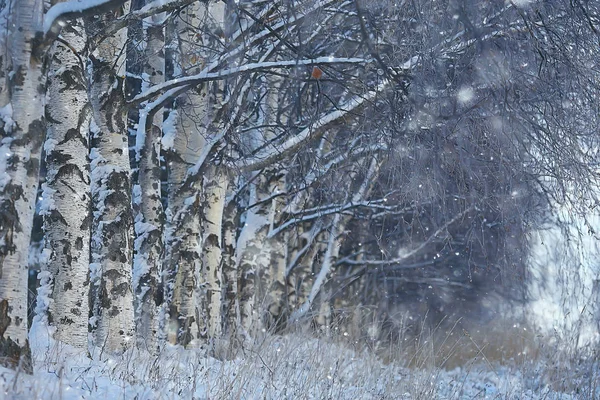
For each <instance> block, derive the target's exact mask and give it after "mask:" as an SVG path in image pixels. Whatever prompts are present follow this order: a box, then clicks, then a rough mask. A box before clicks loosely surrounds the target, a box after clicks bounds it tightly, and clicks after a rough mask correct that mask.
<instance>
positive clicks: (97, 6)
mask: <svg viewBox="0 0 600 400" xmlns="http://www.w3.org/2000/svg"><path fill="white" fill-rule="evenodd" d="M126 1H127V0H72V1H67V2H64V3H58V4H55V5H53V6H52V7H50V9H49V10H48V12H46V14H45V15H44V26H43V31H44V36H46V37H48V36H53V37H57V36H58V34H59V33H60V30H61V29H62V27H63V26H64V25H65V21H67V20H69V19H71V18H79V17H83V16H85V15H89V14H97V13H102V12H106V11H109V10H112V9H113V8H116V7H118V6H122V5H123V4H125V3H126Z"/></svg>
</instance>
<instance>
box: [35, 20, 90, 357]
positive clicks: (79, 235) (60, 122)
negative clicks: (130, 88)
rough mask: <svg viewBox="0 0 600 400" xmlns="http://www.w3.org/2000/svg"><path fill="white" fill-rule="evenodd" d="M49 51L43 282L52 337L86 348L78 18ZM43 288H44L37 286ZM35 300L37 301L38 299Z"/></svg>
mask: <svg viewBox="0 0 600 400" xmlns="http://www.w3.org/2000/svg"><path fill="white" fill-rule="evenodd" d="M62 38H63V40H64V42H63V41H61V42H55V43H54V45H53V46H52V48H51V49H50V53H49V58H50V69H49V71H48V95H47V98H49V99H50V101H49V102H48V104H47V106H46V117H47V136H46V142H45V145H44V147H45V152H46V169H47V171H48V172H47V174H46V183H45V184H44V185H43V193H42V198H43V199H44V203H43V206H42V210H41V214H42V215H43V216H44V234H45V241H46V248H47V249H48V250H49V251H50V252H51V253H50V259H49V260H48V265H47V272H46V274H45V275H42V276H41V280H42V285H44V284H45V282H44V281H46V280H48V281H49V284H50V285H51V287H50V288H49V289H50V290H51V296H50V297H51V299H52V302H51V303H50V305H49V306H50V309H49V315H50V317H51V321H52V323H53V325H54V326H55V327H56V335H55V338H56V339H57V340H60V341H63V342H65V343H68V344H70V345H73V346H76V347H80V348H84V349H87V345H88V338H87V336H88V319H89V316H88V314H89V304H88V292H89V265H90V226H91V212H90V211H91V208H90V207H91V193H90V168H89V160H88V153H89V145H90V143H89V129H90V118H91V109H90V105H89V102H88V97H87V82H86V78H85V69H84V68H85V65H84V60H85V58H86V54H85V47H86V43H87V40H86V32H85V29H84V28H83V21H82V20H77V21H76V22H74V23H73V24H71V25H69V27H67V28H66V29H64V30H63V31H62ZM42 290H43V289H42ZM43 301H44V300H43V299H42V298H40V299H39V300H38V302H40V303H41V302H43Z"/></svg>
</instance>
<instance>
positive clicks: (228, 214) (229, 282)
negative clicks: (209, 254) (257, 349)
mask: <svg viewBox="0 0 600 400" xmlns="http://www.w3.org/2000/svg"><path fill="white" fill-rule="evenodd" d="M230 186H233V185H231V184H230ZM239 211H240V206H239V204H238V199H237V198H232V199H229V201H228V202H226V207H225V210H224V211H223V257H222V260H221V263H222V270H223V280H224V282H223V287H224V290H225V293H224V295H223V301H224V306H223V312H224V313H225V320H224V336H225V337H226V338H227V339H228V341H229V344H230V347H231V348H232V349H234V348H235V346H236V345H237V343H234V342H235V341H236V340H237V335H238V327H239V326H240V302H239V298H238V269H237V263H236V260H235V245H236V241H237V231H238V225H239Z"/></svg>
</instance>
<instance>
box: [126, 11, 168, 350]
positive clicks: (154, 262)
mask: <svg viewBox="0 0 600 400" xmlns="http://www.w3.org/2000/svg"><path fill="white" fill-rule="evenodd" d="M160 22H161V21H159V20H158V19H156V18H151V19H150V20H149V21H146V24H147V27H146V41H147V44H146V49H145V57H144V58H145V65H144V71H145V75H146V76H147V77H148V79H149V80H150V83H152V84H159V83H161V82H162V81H164V52H163V47H164V42H165V41H164V34H163V27H162V25H161V23H160ZM154 111H155V114H154V115H153V116H152V118H150V119H148V115H143V116H142V118H141V119H140V121H139V125H138V134H137V137H136V140H137V143H136V149H137V154H136V158H137V159H138V161H139V172H138V181H139V185H136V186H135V189H134V190H135V192H136V193H135V195H134V204H135V205H136V207H137V208H138V214H137V215H136V221H135V233H136V240H135V251H136V252H135V256H134V263H133V266H134V267H133V288H134V291H135V296H136V304H137V309H136V327H137V330H136V335H137V344H138V346H143V347H145V348H147V349H149V350H151V351H154V350H156V346H157V339H158V328H159V323H158V322H159V321H158V315H159V307H160V306H161V304H162V298H161V296H160V291H159V285H160V279H161V273H162V265H161V263H162V255H163V229H162V227H163V220H164V213H163V206H162V202H161V170H160V155H161V133H162V111H160V110H154ZM141 112H142V113H144V110H142V111H141Z"/></svg>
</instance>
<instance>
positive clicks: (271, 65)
mask: <svg viewBox="0 0 600 400" xmlns="http://www.w3.org/2000/svg"><path fill="white" fill-rule="evenodd" d="M368 62H369V61H368V60H366V59H364V58H343V57H342V58H335V57H318V58H309V59H304V60H284V61H265V62H258V63H250V64H245V65H240V66H238V67H233V68H227V69H223V70H220V71H217V72H209V69H208V68H205V69H204V71H202V72H201V73H199V74H196V75H191V76H186V77H182V78H176V79H172V80H170V81H167V82H165V83H163V84H160V85H156V86H154V87H152V88H150V89H148V90H146V91H145V92H144V93H140V94H139V95H138V96H135V97H134V98H133V99H132V100H131V101H130V103H132V104H138V103H141V102H143V101H146V100H149V99H151V98H153V97H155V96H157V95H160V94H161V93H164V92H166V91H168V90H171V89H174V88H178V87H184V86H187V87H189V86H196V85H198V84H200V83H202V82H207V81H215V80H221V79H225V78H228V77H230V76H232V75H238V74H241V73H244V72H254V71H264V70H270V69H282V68H291V67H299V66H307V65H326V64H327V65H328V64H365V63H368Z"/></svg>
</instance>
